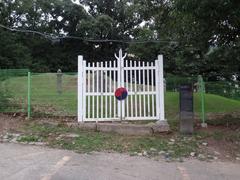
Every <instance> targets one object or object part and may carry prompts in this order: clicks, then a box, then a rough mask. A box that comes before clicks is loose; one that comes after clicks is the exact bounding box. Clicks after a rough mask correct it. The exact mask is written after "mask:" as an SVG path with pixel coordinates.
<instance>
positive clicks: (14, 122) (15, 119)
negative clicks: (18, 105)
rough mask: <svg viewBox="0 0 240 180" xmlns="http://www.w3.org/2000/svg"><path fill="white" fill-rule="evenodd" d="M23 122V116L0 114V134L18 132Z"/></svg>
mask: <svg viewBox="0 0 240 180" xmlns="http://www.w3.org/2000/svg"><path fill="white" fill-rule="evenodd" d="M24 122H25V116H24V115H23V114H20V113H14V114H0V134H4V133H6V132H9V131H18V130H19V129H21V128H22V127H23V125H24Z"/></svg>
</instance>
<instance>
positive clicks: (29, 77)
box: [27, 72, 31, 119]
mask: <svg viewBox="0 0 240 180" xmlns="http://www.w3.org/2000/svg"><path fill="white" fill-rule="evenodd" d="M27 98H28V113H27V115H28V119H30V118H31V72H28V97H27Z"/></svg>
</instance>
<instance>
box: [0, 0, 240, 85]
mask: <svg viewBox="0 0 240 180" xmlns="http://www.w3.org/2000/svg"><path fill="white" fill-rule="evenodd" d="M74 2H75V3H73V1H72V0H65V1H62V0H49V1H45V0H19V1H11V0H2V1H1V2H0V23H1V24H3V25H6V26H9V27H15V28H19V29H26V30H35V31H40V32H42V33H49V34H51V35H53V37H54V36H55V35H57V36H63V35H69V36H78V37H80V38H82V39H86V38H89V39H104V40H106V39H116V40H142V41H149V40H160V42H159V43H151V42H147V43H144V44H132V43H130V44H123V43H117V42H112V43H106V42H105V43H103V42H86V41H84V40H76V39H61V40H59V39H54V38H52V39H45V38H43V37H41V36H39V35H37V34H30V33H29V34H21V33H16V32H8V31H6V30H4V29H2V28H1V29H0V40H1V41H0V67H1V68H29V69H31V70H33V71H35V72H47V71H48V72H49V71H51V72H56V70H57V69H59V68H60V69H62V70H63V71H68V72H69V71H76V69H77V55H79V54H82V55H84V57H85V59H87V60H88V61H97V60H103V59H109V58H110V57H111V58H113V53H114V52H116V50H117V49H119V48H120V47H121V48H123V49H124V50H126V51H127V52H129V53H131V54H133V55H134V56H133V59H143V60H145V61H153V60H154V59H155V58H156V56H157V55H158V54H163V55H164V68H165V72H167V73H171V74H174V75H181V76H188V77H191V76H197V75H199V74H201V75H203V76H204V77H206V78H207V80H212V81H216V80H220V79H227V80H229V81H232V80H233V76H234V75H235V77H236V78H237V79H238V80H239V77H240V74H239V72H240V71H239V69H240V55H239V54H240V52H239V51H240V50H239V46H240V44H239V36H240V34H239V28H240V27H239V24H240V22H239V19H240V14H239V8H240V7H239V6H240V4H239V3H238V1H236V0H228V1H226V0H211V1H209V0H202V1H201V2H199V1H197V0H188V1H186V0H169V1H165V0H158V1H145V0H134V1H133V0H122V1H112V0H111V1H106V0H75V1H74ZM76 2H78V3H76Z"/></svg>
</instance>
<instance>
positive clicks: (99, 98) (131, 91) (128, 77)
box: [78, 49, 165, 122]
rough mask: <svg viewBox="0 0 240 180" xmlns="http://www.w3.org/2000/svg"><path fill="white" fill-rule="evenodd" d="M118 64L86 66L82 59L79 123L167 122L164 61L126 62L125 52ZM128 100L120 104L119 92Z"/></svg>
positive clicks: (120, 56) (80, 59)
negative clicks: (118, 121)
mask: <svg viewBox="0 0 240 180" xmlns="http://www.w3.org/2000/svg"><path fill="white" fill-rule="evenodd" d="M115 57H116V59H115V60H114V61H105V62H96V63H94V62H93V63H86V61H85V60H83V56H78V121H79V122H83V121H96V122H97V121H117V120H120V121H121V120H160V121H164V120H165V116H164V82H163V57H162V55H159V56H158V59H157V60H155V61H154V62H151V63H149V62H147V63H145V62H141V61H131V60H125V58H126V54H125V55H124V56H123V54H122V50H121V49H120V50H119V55H118V56H117V55H116V54H115ZM119 87H125V88H126V89H127V91H128V97H127V98H126V99H125V100H123V101H118V100H117V99H116V98H115V96H114V93H115V90H116V89H117V88H119Z"/></svg>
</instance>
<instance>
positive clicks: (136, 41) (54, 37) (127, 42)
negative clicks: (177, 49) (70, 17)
mask: <svg viewBox="0 0 240 180" xmlns="http://www.w3.org/2000/svg"><path fill="white" fill-rule="evenodd" d="M0 27H1V28H3V29H6V30H9V31H11V32H19V33H31V34H37V35H39V36H43V37H44V38H46V39H50V40H52V41H56V40H60V39H77V40H82V41H86V42H93V43H94V42H95V43H104V42H106V43H107V42H109V43H111V42H116V43H125V44H131V43H135V44H138V43H139V44H141V43H149V42H151V43H178V42H177V41H169V40H117V39H85V38H81V37H78V36H56V35H52V34H49V33H42V32H39V31H33V30H25V29H16V28H10V27H7V26H4V25H2V24H0Z"/></svg>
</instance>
